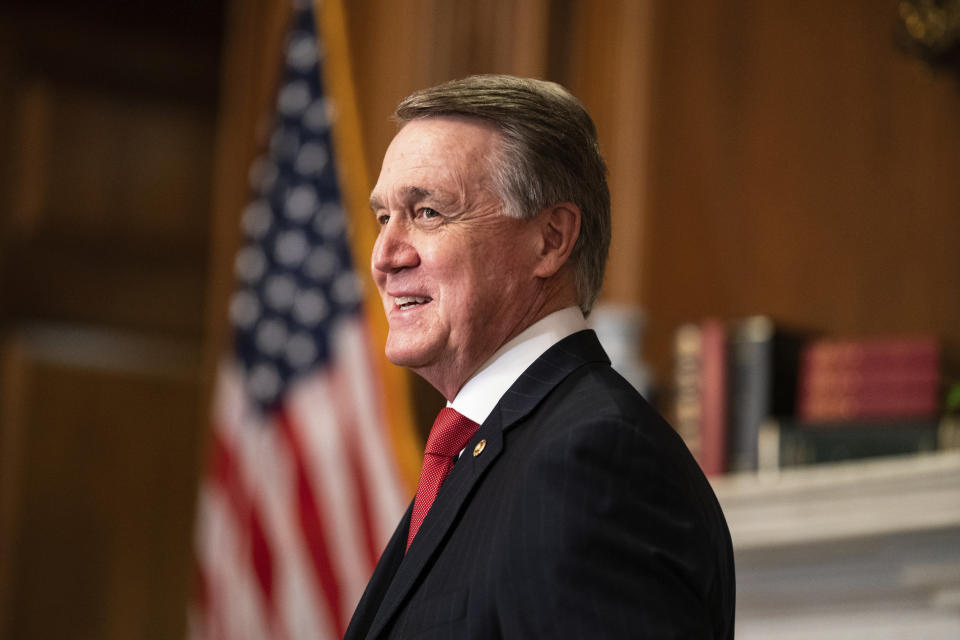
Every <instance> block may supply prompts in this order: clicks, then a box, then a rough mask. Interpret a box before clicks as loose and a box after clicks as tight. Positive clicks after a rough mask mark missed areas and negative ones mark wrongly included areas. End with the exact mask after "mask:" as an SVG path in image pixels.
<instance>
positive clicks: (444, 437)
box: [407, 407, 480, 549]
mask: <svg viewBox="0 0 960 640" xmlns="http://www.w3.org/2000/svg"><path fill="white" fill-rule="evenodd" d="M478 426H480V425H478V424H477V423H476V422H474V421H473V420H471V419H470V418H467V417H466V416H463V415H460V414H459V413H457V412H456V411H455V410H454V409H451V408H450V407H446V408H444V409H442V410H441V411H440V414H439V415H438V416H437V419H436V420H434V421H433V428H432V429H430V436H429V437H428V438H427V448H426V451H425V452H424V454H423V468H421V469H420V482H419V484H418V485H417V497H416V498H415V499H414V501H413V514H412V515H411V516H410V533H409V534H408V535H407V549H409V548H410V543H411V542H413V537H414V536H415V535H417V531H418V530H419V529H420V525H421V524H423V519H424V518H426V517H427V511H429V510H430V505H432V504H433V501H434V500H435V499H436V497H437V493H438V492H439V491H440V485H442V484H443V481H444V479H446V477H447V474H448V473H450V469H452V468H453V461H454V459H455V458H456V456H457V454H458V453H460V450H461V449H463V447H464V446H466V444H467V442H469V441H470V438H472V437H473V434H474V433H476V432H477V427H478Z"/></svg>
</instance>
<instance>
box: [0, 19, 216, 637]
mask: <svg viewBox="0 0 960 640" xmlns="http://www.w3.org/2000/svg"><path fill="white" fill-rule="evenodd" d="M219 7H220V5H219V3H202V6H200V5H196V6H194V4H193V3H187V2H178V1H177V0H174V1H173V2H171V3H164V5H163V6H160V5H147V4H145V3H129V2H122V1H120V0H117V1H107V2H103V3H96V6H92V7H90V6H83V5H82V3H79V4H78V3H70V2H65V1H63V0H36V1H32V0H31V1H30V2H26V1H22V0H14V1H13V2H10V3H7V5H5V7H4V12H3V13H2V14H0V96H3V98H4V99H2V100H0V121H2V124H0V157H2V158H3V161H2V162H0V229H2V235H0V364H2V367H0V447H2V449H0V461H2V465H3V466H2V468H0V513H2V519H0V554H2V556H3V557H2V561H0V636H3V637H11V638H18V639H20V638H22V639H24V640H31V639H33V638H60V637H71V638H116V639H118V640H119V639H121V638H169V637H182V635H183V633H184V630H185V603H186V597H187V592H188V588H189V582H190V576H191V553H190V540H191V525H192V519H193V518H192V515H193V504H194V500H195V497H196V491H197V458H198V449H199V445H200V443H201V441H202V440H201V436H202V434H203V423H202V422H201V413H202V411H201V407H202V406H203V400H202V394H201V384H200V381H201V375H200V371H201V368H200V354H201V344H202V337H203V331H204V325H203V315H202V311H203V308H204V305H205V301H206V276H207V252H208V247H207V245H208V242H209V234H208V228H209V220H210V216H209V208H210V185H211V181H212V180H211V178H212V152H213V139H214V136H213V134H214V128H213V125H214V118H215V116H216V109H217V86H218V83H217V78H218V64H219V39H220V29H221V28H222V24H221V20H222V18H221V16H220V10H219Z"/></svg>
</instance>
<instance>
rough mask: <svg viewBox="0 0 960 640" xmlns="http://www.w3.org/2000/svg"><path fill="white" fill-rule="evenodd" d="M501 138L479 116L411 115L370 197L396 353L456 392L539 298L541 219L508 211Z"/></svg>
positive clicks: (530, 314)
mask: <svg viewBox="0 0 960 640" xmlns="http://www.w3.org/2000/svg"><path fill="white" fill-rule="evenodd" d="M499 144H500V134H499V133H498V132H497V130H496V129H495V128H494V127H493V126H492V125H490V124H488V123H485V122H483V121H481V120H476V119H471V118H455V117H434V118H425V119H421V120H414V121H412V122H410V123H408V124H407V125H406V126H404V127H403V129H401V130H400V132H399V133H398V134H397V136H396V137H395V138H394V139H393V142H392V143H391V144H390V147H389V148H388V149H387V153H386V155H385V156H384V159H383V167H382V169H381V171H380V178H379V179H378V181H377V185H376V187H375V188H374V190H373V195H372V197H371V206H372V208H373V211H374V214H375V215H376V216H377V220H378V221H379V223H380V234H379V236H378V237H377V242H376V244H375V245H374V249H373V256H372V261H371V266H372V271H373V279H374V281H375V282H376V284H377V288H378V289H379V291H380V296H381V298H382V300H383V307H384V310H385V311H386V314H387V319H388V321H389V324H390V333H389V336H388V338H387V345H386V354H387V357H388V358H389V359H390V361H391V362H393V363H394V364H398V365H402V366H407V367H410V368H412V369H414V370H415V371H417V372H418V373H419V374H421V375H422V376H423V377H424V378H426V379H427V381H428V382H430V383H431V384H433V386H435V387H436V388H437V389H438V390H439V391H440V392H441V393H443V394H444V395H445V396H446V397H447V398H448V399H452V398H453V397H454V395H456V393H457V391H459V389H460V387H461V386H462V385H463V383H464V382H465V381H466V380H467V379H468V378H469V377H470V376H471V375H473V374H474V373H475V372H476V370H477V368H478V367H479V366H480V365H481V364H483V362H484V361H485V360H486V359H488V358H489V357H490V356H491V355H492V354H493V353H494V351H496V350H497V349H498V348H499V347H500V346H501V345H503V344H504V343H505V342H507V341H508V340H509V339H510V338H512V337H513V336H515V335H516V334H517V333H519V332H520V331H522V330H523V329H524V328H526V326H527V325H529V324H530V323H531V322H532V321H534V320H536V317H534V314H535V313H536V311H537V305H538V304H539V303H540V302H542V300H541V299H540V296H539V295H538V290H539V288H540V285H541V284H542V283H540V282H538V279H537V278H536V277H535V276H534V275H533V269H534V266H535V263H536V256H537V246H538V245H537V242H538V241H537V228H536V224H535V223H534V222H529V221H520V220H516V219H513V218H509V217H506V216H505V215H504V214H503V203H502V202H501V200H500V198H499V196H498V195H497V194H496V193H495V191H494V186H493V183H492V181H491V179H490V175H489V168H490V166H491V164H490V163H491V158H495V157H496V154H497V152H498V150H499Z"/></svg>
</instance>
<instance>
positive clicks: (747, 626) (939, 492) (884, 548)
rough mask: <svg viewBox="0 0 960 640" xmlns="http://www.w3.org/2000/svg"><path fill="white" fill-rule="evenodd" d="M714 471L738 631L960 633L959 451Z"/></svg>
mask: <svg viewBox="0 0 960 640" xmlns="http://www.w3.org/2000/svg"><path fill="white" fill-rule="evenodd" d="M712 482H713V485H714V488H715V490H716V492H717V495H718V497H719V499H720V502H721V504H722V505H723V509H724V513H725V514H726V517H727V522H728V524H729V526H730V531H731V535H732V538H733V544H734V550H735V554H736V562H737V638H739V639H741V640H744V639H745V640H752V639H754V638H757V639H759V638H771V637H776V638H779V639H780V640H801V639H804V640H805V639H807V638H809V639H813V638H823V637H831V638H833V637H844V638H847V637H849V638H860V637H869V638H874V639H876V638H881V639H885V638H955V637H960V544H958V543H960V451H957V450H945V451H939V452H936V453H929V454H918V455H911V456H901V457H897V458H879V459H873V460H866V461H858V462H845V463H834V464H823V465H816V466H810V467H797V468H791V469H787V470H782V471H778V472H767V473H760V474H734V475H729V476H722V477H717V478H715V479H714V480H713V481H712Z"/></svg>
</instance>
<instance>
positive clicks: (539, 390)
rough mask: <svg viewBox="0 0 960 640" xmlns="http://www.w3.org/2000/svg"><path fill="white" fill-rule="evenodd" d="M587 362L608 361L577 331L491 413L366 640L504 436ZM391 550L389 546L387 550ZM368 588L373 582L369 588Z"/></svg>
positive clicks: (382, 623) (591, 338) (590, 336)
mask: <svg viewBox="0 0 960 640" xmlns="http://www.w3.org/2000/svg"><path fill="white" fill-rule="evenodd" d="M588 362H606V363H609V362H610V361H609V359H608V358H607V355H606V353H604V351H603V348H602V347H601V346H600V343H599V341H598V340H597V337H596V334H594V332H593V331H581V332H579V333H575V334H573V335H571V336H568V337H567V338H565V339H564V340H562V341H560V342H558V343H557V344H555V345H554V346H552V347H551V348H550V349H548V350H547V351H546V352H545V353H544V354H543V355H541V356H540V357H539V358H538V359H537V360H536V361H535V362H534V363H533V364H532V365H530V367H529V368H528V369H527V370H526V371H524V373H523V374H522V375H521V376H520V378H518V379H517V381H516V382H515V383H514V384H513V386H511V387H510V389H509V390H508V391H507V392H506V393H505V394H504V395H503V398H501V400H500V402H499V403H498V405H497V406H496V407H495V408H494V410H493V412H492V413H491V414H490V416H489V417H488V418H487V419H486V420H485V421H484V423H483V424H482V425H481V426H480V428H479V429H478V430H477V433H476V434H474V436H473V438H471V440H470V442H469V443H468V444H467V446H466V449H465V451H464V453H463V455H462V456H461V457H460V460H458V461H457V463H456V464H455V465H454V467H453V470H452V471H451V472H450V475H449V476H448V477H447V479H446V480H445V481H444V483H443V486H442V487H441V489H440V493H439V494H437V499H436V500H435V501H434V503H433V505H432V506H431V507H430V511H429V512H428V513H427V517H426V518H425V519H424V521H423V524H422V525H420V530H419V531H418V532H417V536H416V537H415V538H414V539H413V544H411V545H410V549H409V550H408V551H407V553H406V554H405V555H404V556H403V559H402V561H400V566H399V567H398V568H397V570H396V573H395V574H394V575H393V580H392V582H390V586H389V588H388V589H387V592H386V594H385V595H384V597H383V600H382V601H381V603H380V607H379V610H378V611H377V614H376V617H375V618H374V620H373V623H372V625H371V626H370V633H369V634H368V635H367V636H366V637H368V638H377V637H379V635H380V634H381V633H382V632H383V630H384V628H385V627H386V625H387V624H388V623H389V621H390V619H391V618H392V617H393V615H394V614H395V613H396V612H397V610H398V608H399V607H400V605H401V603H402V602H403V601H404V599H405V598H406V596H407V594H408V593H409V592H410V589H411V588H412V587H413V585H414V584H415V583H416V581H417V578H419V576H420V574H421V573H422V572H423V569H424V567H425V566H426V565H427V563H428V561H429V560H430V558H431V557H432V556H433V555H434V554H435V553H437V551H438V548H439V546H440V543H441V542H442V541H443V539H444V537H445V536H446V534H447V532H448V531H449V530H450V528H451V527H452V526H453V523H454V521H455V520H456V518H457V515H458V514H459V513H460V511H461V510H462V509H463V507H464V506H465V505H466V503H467V500H468V496H469V495H470V492H471V490H472V489H473V487H474V486H475V485H476V484H477V482H478V481H479V480H480V478H481V477H482V476H483V474H484V472H485V471H486V470H487V468H489V467H490V465H492V464H493V463H494V462H495V461H496V460H497V458H498V457H499V456H500V453H501V452H502V451H503V434H504V432H505V431H506V430H507V429H509V428H510V427H512V426H513V425H515V424H516V423H517V422H519V421H520V420H521V419H522V418H523V417H525V416H526V415H527V414H529V413H530V412H531V411H533V409H534V408H535V407H536V406H537V404H539V403H540V401H541V400H543V398H544V397H545V396H546V395H547V394H548V393H549V392H550V390H551V389H553V388H554V387H556V386H557V385H558V384H560V382H561V381H562V380H563V379H564V378H566V377H567V376H568V375H570V373H572V372H573V371H574V370H575V369H577V368H578V367H580V366H582V365H584V364H587V363H588ZM480 440H486V445H485V447H484V449H483V452H482V453H481V454H480V455H477V456H474V455H473V450H474V447H475V446H476V444H477V443H478V442H479V441H480ZM409 521H410V514H409V511H408V512H407V516H406V517H405V518H404V523H407V526H409ZM400 528H403V529H404V535H403V536H400V537H404V536H405V532H406V527H404V526H403V524H401V527H400ZM397 537H398V534H394V539H396V538H397ZM394 546H395V545H394V542H393V541H392V542H391V544H390V546H388V549H391V548H392V547H394ZM401 549H402V546H401ZM384 556H386V553H384ZM385 573H386V572H385ZM378 574H380V569H379V567H378V569H377V572H376V573H375V574H374V578H376V577H377V575H378ZM372 584H373V581H372V580H371V586H372ZM366 600H367V596H366V595H364V601H366ZM374 602H375V601H374ZM358 612H359V611H358Z"/></svg>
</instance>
